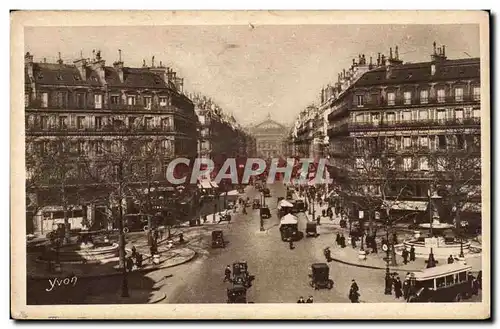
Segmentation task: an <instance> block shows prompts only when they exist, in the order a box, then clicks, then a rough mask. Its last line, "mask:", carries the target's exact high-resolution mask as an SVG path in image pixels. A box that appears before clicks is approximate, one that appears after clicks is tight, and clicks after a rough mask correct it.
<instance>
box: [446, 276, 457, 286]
mask: <svg viewBox="0 0 500 329" xmlns="http://www.w3.org/2000/svg"><path fill="white" fill-rule="evenodd" d="M445 280H446V285H447V286H451V285H453V284H455V275H454V274H452V275H447V276H446V277H445Z"/></svg>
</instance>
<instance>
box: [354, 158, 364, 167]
mask: <svg viewBox="0 0 500 329" xmlns="http://www.w3.org/2000/svg"><path fill="white" fill-rule="evenodd" d="M364 167H365V159H363V158H356V169H363V168H364Z"/></svg>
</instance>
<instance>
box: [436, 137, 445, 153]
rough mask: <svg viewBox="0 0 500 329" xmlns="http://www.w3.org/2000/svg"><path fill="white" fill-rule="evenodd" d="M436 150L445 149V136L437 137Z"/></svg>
mask: <svg viewBox="0 0 500 329" xmlns="http://www.w3.org/2000/svg"><path fill="white" fill-rule="evenodd" d="M437 137H438V148H439V149H442V150H444V149H446V144H447V143H446V136H445V135H438V136H437Z"/></svg>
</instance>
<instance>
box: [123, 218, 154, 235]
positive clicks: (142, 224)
mask: <svg viewBox="0 0 500 329" xmlns="http://www.w3.org/2000/svg"><path fill="white" fill-rule="evenodd" d="M148 219H149V221H150V222H151V224H152V225H154V220H153V216H151V215H146V214H127V215H125V216H123V232H125V233H128V232H133V231H145V232H146V231H147V230H148Z"/></svg>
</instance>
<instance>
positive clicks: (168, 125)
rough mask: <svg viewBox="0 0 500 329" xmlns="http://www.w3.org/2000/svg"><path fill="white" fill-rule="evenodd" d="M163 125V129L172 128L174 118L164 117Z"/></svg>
mask: <svg viewBox="0 0 500 329" xmlns="http://www.w3.org/2000/svg"><path fill="white" fill-rule="evenodd" d="M161 126H162V128H163V130H170V129H171V128H172V120H171V118H164V119H162V120H161ZM202 136H203V135H202Z"/></svg>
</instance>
